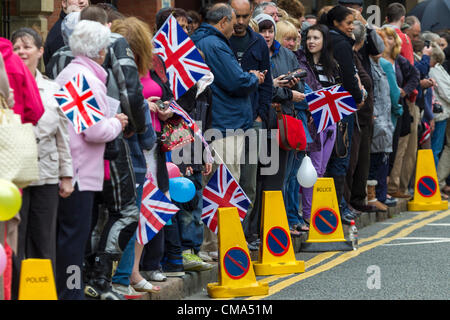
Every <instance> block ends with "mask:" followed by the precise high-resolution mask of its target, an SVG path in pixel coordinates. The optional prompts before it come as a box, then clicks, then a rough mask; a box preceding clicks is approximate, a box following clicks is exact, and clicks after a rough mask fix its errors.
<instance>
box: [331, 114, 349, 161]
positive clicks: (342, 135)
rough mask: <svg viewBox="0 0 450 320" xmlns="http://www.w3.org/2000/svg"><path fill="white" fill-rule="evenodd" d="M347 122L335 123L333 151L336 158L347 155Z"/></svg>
mask: <svg viewBox="0 0 450 320" xmlns="http://www.w3.org/2000/svg"><path fill="white" fill-rule="evenodd" d="M348 146H349V140H348V123H347V122H343V121H339V122H338V123H337V124H336V142H335V143H334V153H335V154H336V156H337V157H338V158H346V157H347V155H348Z"/></svg>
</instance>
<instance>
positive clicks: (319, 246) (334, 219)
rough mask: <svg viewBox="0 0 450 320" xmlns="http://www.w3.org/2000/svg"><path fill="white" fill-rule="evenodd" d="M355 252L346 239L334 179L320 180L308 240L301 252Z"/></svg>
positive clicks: (315, 189)
mask: <svg viewBox="0 0 450 320" xmlns="http://www.w3.org/2000/svg"><path fill="white" fill-rule="evenodd" d="M350 250H353V247H352V243H351V241H346V240H345V238H344V230H343V229H342V222H341V215H340V213H339V203H338V201H337V196H336V188H335V186H334V180H333V179H332V178H319V179H317V182H316V184H315V185H314V192H313V199H312V206H311V222H310V230H309V235H308V240H307V241H306V242H305V243H303V244H302V247H301V251H305V252H326V251H350Z"/></svg>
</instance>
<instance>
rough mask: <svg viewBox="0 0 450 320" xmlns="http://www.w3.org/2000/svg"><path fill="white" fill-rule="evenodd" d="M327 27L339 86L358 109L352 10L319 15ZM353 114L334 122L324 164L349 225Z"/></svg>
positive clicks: (359, 96) (359, 98)
mask: <svg viewBox="0 0 450 320" xmlns="http://www.w3.org/2000/svg"><path fill="white" fill-rule="evenodd" d="M320 19H321V22H322V23H325V24H326V25H327V26H328V28H329V29H330V42H331V46H332V49H333V57H334V59H335V60H336V61H337V63H338V65H339V68H340V71H341V76H342V77H341V79H342V86H343V87H344V89H345V90H347V91H348V92H350V94H351V95H352V96H353V98H354V99H355V102H356V105H357V107H358V108H361V107H362V106H363V105H364V100H365V94H364V92H365V90H364V88H363V87H362V85H361V84H360V81H359V78H358V74H357V69H356V66H355V61H354V57H353V46H354V44H355V40H354V39H353V29H354V25H353V21H354V20H355V17H354V15H353V12H352V11H351V10H350V9H348V8H346V7H344V6H340V5H338V6H335V7H334V8H333V9H331V10H330V11H329V12H328V13H327V14H326V15H325V14H324V15H322V17H321V18H320ZM354 121H355V115H354V114H352V115H350V116H347V117H345V118H344V119H342V120H341V121H339V123H338V124H337V129H336V143H335V146H336V148H334V151H333V153H332V155H331V158H330V161H329V163H328V167H327V175H328V176H329V177H332V178H333V179H334V183H335V186H336V194H337V198H338V203H339V206H340V212H341V216H342V220H343V223H345V224H350V221H351V220H354V219H355V218H356V215H355V214H354V213H353V212H352V211H351V210H350V209H349V208H348V206H347V205H346V203H345V200H344V199H343V195H344V187H345V177H346V174H347V170H348V167H349V163H350V154H351V141H352V135H353V126H354Z"/></svg>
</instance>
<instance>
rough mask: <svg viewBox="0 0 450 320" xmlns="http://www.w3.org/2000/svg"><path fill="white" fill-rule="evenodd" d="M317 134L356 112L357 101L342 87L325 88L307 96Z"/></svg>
mask: <svg viewBox="0 0 450 320" xmlns="http://www.w3.org/2000/svg"><path fill="white" fill-rule="evenodd" d="M306 101H307V102H308V105H309V111H310V112H311V115H312V117H313V119H314V124H315V125H316V128H317V133H320V132H322V131H324V130H325V129H326V128H328V127H329V126H331V125H333V124H334V123H337V122H339V121H340V120H342V119H344V118H345V117H346V116H349V115H351V114H353V113H354V112H356V111H357V110H358V109H357V107H356V102H355V99H353V97H352V95H351V94H350V93H349V92H348V91H346V90H345V89H344V88H343V87H342V86H340V85H336V86H333V87H329V88H324V89H321V90H318V91H315V92H312V93H309V94H307V95H306Z"/></svg>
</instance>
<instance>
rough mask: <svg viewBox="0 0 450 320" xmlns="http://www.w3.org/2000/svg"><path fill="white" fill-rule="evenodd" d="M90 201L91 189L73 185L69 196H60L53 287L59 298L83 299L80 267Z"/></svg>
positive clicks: (88, 218)
mask: <svg viewBox="0 0 450 320" xmlns="http://www.w3.org/2000/svg"><path fill="white" fill-rule="evenodd" d="M93 204H94V192H93V191H79V190H78V186H77V185H76V186H75V191H74V192H73V193H72V195H71V196H70V197H69V198H67V199H62V198H60V201H59V207H58V223H57V240H56V289H57V292H58V298H59V299H60V300H84V292H83V291H84V288H83V286H84V284H83V276H82V272H83V267H82V266H83V260H84V252H85V249H86V244H87V242H88V240H89V236H90V230H91V219H92V208H93ZM72 276H73V277H72ZM69 277H70V279H69ZM68 280H69V281H68Z"/></svg>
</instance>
